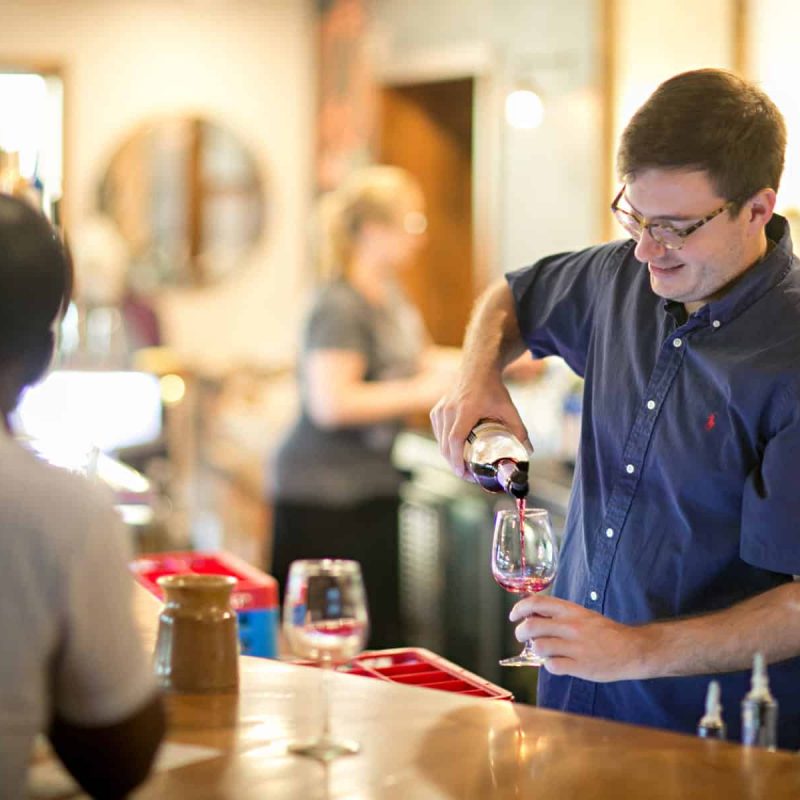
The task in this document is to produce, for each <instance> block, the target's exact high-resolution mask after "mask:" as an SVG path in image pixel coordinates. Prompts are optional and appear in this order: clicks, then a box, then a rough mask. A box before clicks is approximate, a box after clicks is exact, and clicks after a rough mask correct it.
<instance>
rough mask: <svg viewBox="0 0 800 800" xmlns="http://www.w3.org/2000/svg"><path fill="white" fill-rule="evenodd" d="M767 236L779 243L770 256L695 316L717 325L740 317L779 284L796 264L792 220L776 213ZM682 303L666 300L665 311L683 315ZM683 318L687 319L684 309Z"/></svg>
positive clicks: (768, 225) (673, 314) (674, 315)
mask: <svg viewBox="0 0 800 800" xmlns="http://www.w3.org/2000/svg"><path fill="white" fill-rule="evenodd" d="M766 233H767V238H768V239H770V240H771V241H773V242H775V246H774V247H773V248H772V250H770V252H769V253H768V254H767V256H766V258H764V259H763V260H761V261H759V262H758V263H757V264H754V265H753V266H752V267H750V269H748V270H747V271H746V272H745V273H744V275H743V276H742V277H741V278H740V279H739V281H738V283H737V284H736V286H734V287H733V289H731V291H730V292H728V293H727V294H726V295H725V296H724V297H721V298H720V299H719V300H712V301H711V302H710V303H706V305H704V306H703V307H702V308H700V309H698V310H697V312H696V313H695V314H693V315H692V317H691V318H696V319H698V321H705V322H706V324H707V323H708V322H710V321H711V320H714V323H715V324H717V323H718V324H720V325H724V324H725V323H726V322H729V321H730V320H732V319H734V318H736V317H738V316H739V314H741V313H742V312H743V311H744V310H745V309H746V308H748V307H749V306H751V305H752V304H753V303H755V302H756V300H758V299H759V298H760V297H761V296H762V295H763V294H765V293H766V292H768V291H769V290H770V289H771V288H772V287H773V286H775V285H776V284H777V283H779V282H780V281H781V280H783V278H784V277H785V276H786V274H787V273H788V272H789V270H790V269H792V267H793V266H794V256H793V252H792V236H791V233H790V231H789V223H788V222H787V221H786V219H785V218H784V217H781V216H780V215H779V214H773V215H772V219H771V220H770V221H769V222H768V223H767V228H766ZM679 305H680V306H682V304H680V303H676V302H675V301H674V300H665V301H664V310H665V311H667V313H669V314H671V315H672V316H673V317H676V318H680V315H678V314H677V311H678V309H677V308H676V306H679ZM683 319H686V317H685V312H683Z"/></svg>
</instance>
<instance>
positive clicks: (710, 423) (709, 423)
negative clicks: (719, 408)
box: [706, 411, 717, 431]
mask: <svg viewBox="0 0 800 800" xmlns="http://www.w3.org/2000/svg"><path fill="white" fill-rule="evenodd" d="M716 424H717V415H716V414H715V413H714V412H713V411H712V412H711V413H710V414H709V415H708V419H707V420H706V430H707V431H710V430H711V429H712V428H713V427H714V426H715V425H716Z"/></svg>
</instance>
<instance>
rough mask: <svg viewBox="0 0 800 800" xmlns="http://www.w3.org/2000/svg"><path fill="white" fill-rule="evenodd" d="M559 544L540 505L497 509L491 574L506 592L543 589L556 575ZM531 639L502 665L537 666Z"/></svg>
mask: <svg viewBox="0 0 800 800" xmlns="http://www.w3.org/2000/svg"><path fill="white" fill-rule="evenodd" d="M557 562H558V546H557V545H556V540H555V538H554V536H553V531H552V528H551V527H550V516H549V514H548V513H547V511H545V510H544V509H542V508H525V507H524V506H522V507H521V508H518V509H514V510H510V509H508V510H502V511H498V512H497V516H496V517H495V524H494V537H493V538H492V577H493V578H494V579H495V581H496V582H497V583H498V584H499V585H500V586H502V587H503V588H504V589H505V590H506V591H508V592H514V593H515V594H530V593H531V592H541V591H542V589H546V588H547V587H548V586H549V585H550V584H551V583H552V581H553V578H554V577H555V575H556V564H557ZM543 663H544V661H543V660H542V659H541V658H539V656H537V655H536V653H535V651H534V649H533V640H531V639H529V640H528V641H527V642H525V647H524V648H523V649H522V652H521V653H520V654H519V655H517V656H513V657H512V658H504V659H502V660H501V661H500V664H501V665H502V666H504V667H540V666H542V664H543Z"/></svg>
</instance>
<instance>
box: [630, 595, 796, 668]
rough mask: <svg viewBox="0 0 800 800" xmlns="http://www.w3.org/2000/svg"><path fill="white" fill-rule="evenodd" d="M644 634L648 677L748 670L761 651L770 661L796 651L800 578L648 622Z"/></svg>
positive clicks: (793, 654) (790, 654) (641, 630)
mask: <svg viewBox="0 0 800 800" xmlns="http://www.w3.org/2000/svg"><path fill="white" fill-rule="evenodd" d="M640 633H641V634H642V635H643V639H644V661H643V663H644V670H645V673H646V674H644V675H642V676H641V677H644V678H655V677H668V676H676V675H698V674H705V673H714V672H729V671H732V670H738V669H747V668H748V667H749V666H750V665H751V664H752V663H753V654H754V653H755V652H757V651H759V650H760V651H761V652H762V653H763V654H764V657H765V658H766V660H767V661H770V662H771V661H780V660H782V659H784V658H790V657H792V656H797V655H800V583H798V582H796V581H795V582H792V583H787V584H785V585H783V586H779V587H777V588H775V589H771V590H769V591H767V592H764V593H762V594H759V595H756V596H755V597H751V598H749V599H747V600H743V601H742V602H741V603H737V604H736V605H735V606H731V607H730V608H727V609H725V610H723V611H717V612H715V613H712V614H704V615H703V616H699V617H690V618H687V619H679V620H673V621H670V622H657V623H653V624H650V625H645V626H643V627H642V628H641V629H640Z"/></svg>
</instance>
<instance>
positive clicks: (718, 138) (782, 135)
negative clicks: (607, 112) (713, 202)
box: [617, 69, 786, 213]
mask: <svg viewBox="0 0 800 800" xmlns="http://www.w3.org/2000/svg"><path fill="white" fill-rule="evenodd" d="M785 151H786V124H785V122H784V120H783V116H782V115H781V112H780V111H779V110H778V108H777V107H776V106H775V104H774V103H773V102H772V100H770V98H769V97H767V95H766V94H764V92H762V91H761V90H760V89H759V88H757V87H756V86H754V85H753V84H752V83H748V82H747V81H745V80H743V79H742V78H740V77H738V76H737V75H734V74H733V73H731V72H726V71H725V70H720V69H699V70H693V71H691V72H683V73H681V74H680V75H676V76H675V77H673V78H670V79H669V80H666V81H664V83H662V84H661V85H660V86H659V87H658V88H657V89H656V90H655V92H653V94H652V95H650V97H649V98H648V100H647V101H646V102H645V103H644V105H643V106H642V107H641V108H639V110H638V111H637V112H636V113H635V114H634V115H633V117H632V118H631V120H630V122H629V123H628V125H627V126H626V127H625V130H624V131H623V133H622V139H621V141H620V146H619V151H618V153H617V166H618V171H619V174H620V176H621V178H622V180H624V181H630V180H632V179H634V178H635V176H636V174H637V173H640V172H642V171H643V170H646V169H654V168H655V169H692V170H702V171H704V172H706V173H707V174H708V176H709V178H710V180H711V183H712V186H713V187H714V190H715V191H716V192H717V194H719V195H720V197H723V198H725V199H726V200H729V201H731V203H732V213H738V211H739V210H740V209H741V207H742V205H743V204H744V202H745V201H746V200H747V199H748V198H750V197H752V196H753V195H754V194H755V193H756V192H757V191H759V190H760V189H764V188H767V187H769V188H772V189H774V190H775V191H777V190H778V185H779V184H780V179H781V174H782V173H783V159H784V153H785Z"/></svg>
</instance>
